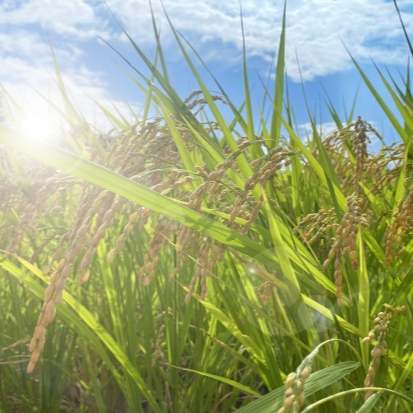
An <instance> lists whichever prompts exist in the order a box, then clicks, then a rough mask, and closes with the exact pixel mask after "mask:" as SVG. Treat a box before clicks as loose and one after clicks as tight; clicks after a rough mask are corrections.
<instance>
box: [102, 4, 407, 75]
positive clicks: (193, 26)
mask: <svg viewBox="0 0 413 413" xmlns="http://www.w3.org/2000/svg"><path fill="white" fill-rule="evenodd" d="M163 3H164V5H165V9H166V11H167V13H168V15H169V17H170V18H171V20H172V23H173V24H174V26H175V28H176V29H178V30H179V31H181V32H182V33H183V34H184V35H185V36H186V37H187V38H188V39H189V40H190V41H191V42H192V43H193V44H194V45H195V46H196V47H197V48H205V49H212V50H214V47H215V48H219V47H222V48H223V49H224V50H225V49H226V50H228V48H229V47H231V48H232V51H233V53H234V54H238V56H240V51H241V48H242V37H241V30H240V11H239V3H238V1H229V2H224V3H222V2H221V1H220V0H210V1H208V2H204V1H194V0H180V1H177V0H164V2H163ZM282 3H283V2H280V1H277V2H276V1H261V2H260V3H259V6H257V2H256V1H254V0H244V1H243V2H242V6H243V18H244V26H245V35H246V44H247V47H248V52H249V55H250V56H252V55H255V56H261V57H262V58H263V62H268V61H269V60H270V59H271V57H272V53H273V52H274V50H276V49H277V44H278V40H279V34H280V29H281V17H282V11H283V4H282ZM108 5H109V7H110V8H111V9H112V10H113V11H114V13H115V15H116V16H118V18H119V19H120V21H121V22H122V23H123V24H124V26H125V28H126V30H127V31H128V32H129V33H130V34H131V35H132V36H133V37H134V38H135V39H137V40H138V41H139V42H140V43H145V42H149V41H153V34H152V31H151V19H150V13H149V9H148V6H147V2H146V0H135V1H128V2H124V1H123V0H108ZM399 6H400V8H401V10H402V15H403V19H404V22H405V24H406V27H407V30H412V29H413V10H412V9H411V7H408V1H407V0H404V1H403V0H400V1H399ZM287 7H288V10H287V48H286V62H287V67H288V74H289V76H290V77H291V78H292V79H293V80H295V81H298V80H299V73H298V68H297V63H296V52H297V55H298V57H299V60H300V65H301V70H302V75H303V78H304V80H312V79H314V78H315V77H317V76H324V75H327V74H333V73H335V72H338V71H344V70H347V69H349V68H350V67H351V62H350V58H349V55H348V53H347V51H346V50H345V47H344V46H343V43H344V44H345V45H346V46H347V47H348V49H349V51H350V52H351V54H352V55H353V56H354V57H355V58H356V59H358V60H360V61H366V60H368V59H370V58H372V59H374V60H375V61H376V62H377V63H384V64H405V63H406V60H407V48H406V43H405V41H404V38H403V33H402V30H401V27H400V22H399V20H398V17H397V14H396V12H395V9H394V5H393V3H392V2H389V1H385V0H377V1H375V2H374V3H368V2H360V1H358V0H347V1H345V2H344V1H332V0H306V1H302V0H300V1H298V0H292V1H289V2H288V5H287ZM153 8H154V13H155V16H156V20H157V22H158V24H159V25H160V27H161V28H162V30H163V41H165V42H166V43H168V42H171V41H172V38H171V36H170V35H169V32H168V29H167V28H168V23H167V21H166V19H165V16H164V13H163V11H162V9H161V6H160V4H159V2H156V1H155V2H154V4H153ZM403 10H404V11H403ZM167 33H168V34H167ZM216 42H220V43H218V45H217V44H215V45H214V43H216ZM342 42H343V43H342ZM209 55H210V56H212V55H216V57H217V58H218V57H219V59H222V58H223V55H222V53H219V50H216V53H209Z"/></svg>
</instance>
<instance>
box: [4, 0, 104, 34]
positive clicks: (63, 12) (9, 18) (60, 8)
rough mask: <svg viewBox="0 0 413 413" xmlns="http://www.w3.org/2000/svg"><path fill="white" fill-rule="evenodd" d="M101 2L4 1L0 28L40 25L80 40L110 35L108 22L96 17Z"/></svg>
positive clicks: (78, 0)
mask: <svg viewBox="0 0 413 413" xmlns="http://www.w3.org/2000/svg"><path fill="white" fill-rule="evenodd" d="M102 9H103V5H102V3H101V2H97V1H84V0H70V1H67V0H27V1H22V2H17V1H5V2H3V3H2V4H0V25H1V26H3V27H5V25H8V26H11V27H12V26H22V25H30V24H33V25H40V26H41V27H43V28H45V29H47V30H49V31H51V32H54V33H56V34H59V35H64V36H70V37H71V38H72V39H73V38H79V39H88V38H95V37H96V33H100V34H102V35H106V36H108V35H109V32H108V30H107V21H105V19H102V18H101V17H100V16H99V14H100V13H101V11H102Z"/></svg>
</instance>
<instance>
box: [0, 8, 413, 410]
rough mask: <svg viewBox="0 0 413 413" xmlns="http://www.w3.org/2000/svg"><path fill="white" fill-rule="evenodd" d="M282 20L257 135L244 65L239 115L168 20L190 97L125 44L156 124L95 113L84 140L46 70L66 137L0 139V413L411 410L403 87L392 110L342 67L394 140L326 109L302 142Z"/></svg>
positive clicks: (407, 94) (8, 134)
mask: <svg viewBox="0 0 413 413" xmlns="http://www.w3.org/2000/svg"><path fill="white" fill-rule="evenodd" d="M285 19H286V15H285V12H284V19H283V28H282V32H281V37H280V45H279V50H278V64H277V70H276V81H275V90H274V91H273V92H272V93H271V92H270V91H268V90H265V88H264V87H263V88H264V92H265V96H266V102H267V104H268V105H271V107H272V115H271V119H270V120H269V121H266V120H265V119H264V118H263V117H262V116H261V117H260V119H261V122H260V125H259V127H258V128H256V127H255V126H254V121H253V119H254V116H253V105H252V102H251V94H250V90H249V81H248V76H247V64H246V57H245V53H244V60H243V70H244V87H245V102H244V104H243V106H242V108H241V109H238V108H237V107H235V105H234V104H233V103H232V102H231V98H230V96H228V95H227V94H226V93H225V90H224V88H223V87H222V86H221V85H220V84H219V83H217V87H218V89H219V90H220V94H212V93H210V91H209V90H208V88H207V87H206V85H205V81H204V80H203V79H202V78H201V76H199V73H198V70H197V65H196V64H195V62H193V61H192V60H191V59H190V57H189V54H188V51H189V50H191V45H190V44H188V43H187V42H186V40H185V39H184V38H183V37H182V36H180V35H179V33H177V32H176V31H175V29H174V27H173V25H172V24H171V30H172V32H173V34H174V35H175V38H176V41H177V44H178V46H179V48H180V50H181V52H182V54H183V56H184V58H185V59H186V62H187V64H188V66H189V67H190V68H191V70H192V72H193V74H194V76H195V77H196V79H197V81H198V85H199V89H198V90H195V91H194V92H193V93H191V95H190V96H188V97H186V98H185V97H180V96H178V94H177V93H176V92H175V90H174V88H173V85H172V83H171V81H170V80H169V79H170V78H169V76H168V73H167V67H166V64H165V62H164V59H163V51H162V45H161V43H160V41H159V42H158V43H157V49H156V54H155V59H154V61H151V60H149V59H148V58H147V56H146V55H145V54H144V53H143V52H142V50H141V49H140V47H139V46H138V44H136V43H135V42H134V41H133V39H132V38H130V37H129V35H128V34H127V33H126V32H125V34H126V36H128V38H129V40H130V42H131V45H132V47H133V48H134V49H135V50H136V52H137V54H138V55H139V56H140V58H141V59H142V60H143V62H144V63H145V64H146V65H147V67H148V70H149V73H150V75H148V76H146V75H145V74H143V73H140V72H135V73H136V75H135V76H136V77H133V80H134V82H135V83H136V85H137V86H138V87H139V88H140V89H141V90H143V91H144V92H145V95H146V107H147V108H151V109H152V110H153V111H154V113H156V114H157V116H156V117H153V118H148V113H149V111H148V110H147V111H145V114H144V116H143V118H141V119H138V118H136V122H135V123H133V124H129V123H127V121H126V120H125V119H124V118H120V117H117V116H116V115H115V114H113V113H109V112H108V111H106V112H105V113H106V114H107V115H108V117H109V118H110V119H111V120H112V122H113V123H114V128H113V130H112V131H109V132H108V131H106V132H105V131H102V132H101V133H97V132H96V131H94V130H93V129H92V128H91V127H89V126H88V125H87V124H85V122H84V121H83V118H82V116H81V114H78V113H77V112H76V109H75V108H74V107H73V106H72V105H71V104H70V100H69V99H68V96H67V95H66V92H65V89H64V86H63V83H62V78H61V75H60V72H59V70H58V66H57V65H56V67H57V71H56V76H57V78H58V81H59V84H60V86H61V92H62V94H63V97H64V100H65V102H66V108H67V112H66V114H65V115H64V116H66V118H65V120H66V122H67V123H68V125H70V129H68V130H62V133H61V136H57V137H56V138H55V140H54V141H53V142H50V143H45V142H40V141H39V142H34V141H32V140H30V138H27V137H25V136H23V135H21V134H19V133H18V132H16V131H15V130H13V128H10V127H8V126H5V125H4V124H0V162H1V167H0V174H1V175H0V188H1V205H0V234H1V238H0V239H1V258H0V273H1V279H0V286H1V289H0V300H1V301H0V302H1V305H0V320H1V325H2V329H1V332H0V349H1V353H0V411H4V412H22V411H24V412H33V411H39V412H55V411H56V412H58V411H59V412H60V411H68V412H74V411H77V412H95V411H96V412H156V413H163V412H171V413H172V412H173V413H180V412H234V411H239V412H240V413H248V412H257V411H259V412H266V413H270V412H279V413H293V412H294V413H296V412H300V411H302V412H304V411H305V412H308V411H314V412H316V411H317V412H332V411H334V412H344V411H345V412H368V411H372V412H407V411H411V410H412V403H413V400H412V395H411V391H412V390H411V367H412V363H413V357H412V355H411V338H412V317H411V314H412V312H411V309H412V307H411V305H410V301H411V298H412V297H411V295H412V293H411V286H412V280H413V278H412V276H413V272H412V265H411V262H412V253H413V244H412V241H411V237H410V234H411V232H412V229H413V227H412V226H413V222H412V219H411V210H412V200H413V195H412V194H413V182H412V160H411V159H412V158H413V157H412V155H413V148H411V147H410V142H411V139H412V130H413V122H412V116H411V114H412V110H413V104H412V100H411V85H410V80H409V77H407V78H406V79H405V81H404V83H403V85H402V86H399V85H397V84H396V83H395V82H393V81H392V80H391V82H392V83H391V82H389V81H388V80H387V79H386V78H385V77H384V76H382V81H383V82H384V84H385V85H386V88H387V89H388V91H389V93H390V95H391V97H392V99H393V100H394V102H395V103H396V106H397V107H398V109H399V113H397V114H395V113H391V112H390V110H389V109H388V107H387V106H386V104H385V103H384V100H383V99H382V98H381V97H380V96H379V95H378V93H377V91H376V89H375V87H374V85H373V84H372V83H371V82H370V81H369V80H368V79H367V78H366V76H365V75H364V73H363V71H362V70H361V68H360V67H359V66H358V64H357V62H355V61H354V63H355V65H356V66H357V68H358V70H359V71H360V74H361V76H362V78H363V79H364V80H365V82H366V84H367V86H368V87H369V88H370V90H371V92H372V93H373V95H374V96H375V97H376V99H377V101H378V102H379V103H380V104H381V105H382V108H383V110H384V112H385V114H386V115H387V116H388V118H389V120H390V122H391V123H392V124H393V127H394V129H395V130H396V131H397V133H398V134H399V137H400V141H399V143H397V144H392V145H386V144H385V139H384V137H382V136H381V135H380V134H379V133H378V132H377V131H376V130H375V129H374V128H373V127H372V126H371V125H370V124H369V123H368V122H367V121H366V120H364V119H363V117H362V116H363V114H362V113H361V114H357V116H355V114H354V113H350V115H349V117H348V118H347V119H340V118H339V117H338V115H337V112H336V111H335V109H334V108H333V107H330V111H331V115H332V117H333V119H334V120H335V122H336V126H337V129H336V131H335V132H333V133H332V134H330V135H328V136H322V135H320V134H319V132H318V131H317V128H316V122H315V119H314V118H313V117H311V116H310V119H309V120H310V123H311V124H312V126H313V129H312V134H311V136H308V137H307V139H306V141H304V140H303V139H302V138H301V137H300V136H299V134H298V132H297V128H296V126H295V125H294V123H293V121H292V120H293V119H294V113H293V109H292V108H291V107H290V106H288V105H286V104H284V96H285V95H284V49H285ZM154 33H155V36H156V37H157V38H158V35H157V34H158V31H157V28H156V26H155V25H154ZM196 56H197V58H199V62H198V63H200V64H201V65H204V63H203V61H202V59H201V58H200V57H199V56H198V55H196ZM159 60H160V61H161V64H160V65H158V61H159ZM125 63H126V64H129V62H128V61H126V60H125ZM129 68H130V70H132V71H134V70H135V69H134V68H133V66H131V65H130V64H129ZM130 76H132V75H130ZM221 105H226V106H228V107H229V108H230V110H231V113H232V118H231V119H228V118H226V117H224V116H223V113H222V112H223V111H222V107H221ZM244 109H245V110H244ZM259 109H260V108H257V110H259ZM260 113H261V112H260ZM398 119H402V120H403V123H404V124H403V125H402V124H401V123H400V122H399V120H398ZM256 130H260V131H261V132H260V133H258V132H256ZM372 138H375V139H378V140H380V141H381V142H382V148H381V149H380V150H379V151H372V150H371V145H370V140H371V139H372ZM372 326H373V327H372Z"/></svg>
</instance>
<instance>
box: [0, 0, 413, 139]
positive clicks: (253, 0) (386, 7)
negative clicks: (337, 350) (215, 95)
mask: <svg viewBox="0 0 413 413" xmlns="http://www.w3.org/2000/svg"><path fill="white" fill-rule="evenodd" d="M163 3H164V6H165V8H166V10H167V12H168V14H169V16H170V18H171V20H172V22H173V24H174V26H175V28H176V29H178V30H179V31H180V32H181V33H182V34H183V35H184V36H185V37H186V38H187V39H188V40H189V41H190V42H191V44H192V45H193V46H194V47H195V48H196V50H197V51H198V52H199V54H200V55H201V56H202V58H203V59H204V60H205V62H206V63H207V65H208V67H209V69H210V70H211V71H212V72H213V74H214V75H215V76H216V78H217V79H218V80H219V82H220V83H221V84H222V86H223V87H224V89H225V90H226V91H227V93H228V95H229V96H230V97H231V99H232V101H233V102H234V103H235V104H236V105H237V104H241V102H242V100H243V93H244V92H243V80H242V66H241V64H242V36H241V28H240V8H239V7H240V6H239V1H238V0H227V1H225V2H222V0H164V2H163ZM106 4H107V6H108V7H109V8H110V9H111V10H112V12H113V13H114V15H115V16H116V18H117V19H118V20H119V21H120V22H121V24H122V25H123V27H124V28H125V29H126V31H127V32H128V33H129V34H130V35H131V36H132V37H133V38H134V40H135V41H136V43H137V44H138V45H139V46H140V47H142V48H143V50H144V51H145V53H147V54H148V57H150V56H153V52H154V47H155V43H154V36H153V31H152V23H151V16H150V11H149V7H148V1H147V0H130V1H126V0H107V1H106ZM283 5H284V2H283V1H280V0H261V1H258V0H243V1H242V8H243V17H244V29H245V35H246V38H245V40H246V46H247V55H248V66H249V71H250V72H249V74H250V86H252V87H253V104H255V110H256V113H257V115H258V113H259V111H258V109H259V106H260V105H261V102H262V95H263V93H264V91H263V88H262V85H261V81H260V78H262V79H264V80H266V79H267V76H268V71H269V67H270V64H271V60H272V57H273V53H274V52H275V51H277V48H278V41H279V36H280V30H281V18H282V10H283ZM398 5H399V8H400V10H401V12H402V17H403V20H404V23H405V25H406V28H407V31H408V33H409V34H411V38H412V40H413V5H412V3H411V1H409V0H399V1H398ZM153 9H154V13H155V17H156V21H157V24H158V25H159V27H160V30H161V41H162V44H163V46H164V52H165V56H166V60H167V64H168V67H169V70H170V78H171V81H172V84H173V86H174V87H175V88H176V90H177V91H178V93H179V94H180V95H181V97H183V98H184V97H186V96H187V95H189V93H190V92H191V91H192V90H194V89H197V88H198V87H197V84H196V80H195V79H194V78H193V76H191V74H190V72H189V70H188V68H187V65H186V63H185V62H184V59H183V57H182V55H181V54H180V52H179V49H178V47H177V45H176V43H175V41H174V39H173V36H172V35H171V32H170V30H169V29H168V24H167V21H166V19H165V16H164V14H163V11H162V8H161V4H160V2H159V1H158V0H153ZM0 28H1V30H0V61H1V65H0V83H1V84H2V85H3V86H4V87H5V89H6V90H7V91H8V93H9V94H10V95H11V96H12V97H13V98H14V99H15V100H16V102H17V103H18V104H19V105H20V106H22V107H23V108H24V110H25V112H26V113H27V114H28V115H27V116H26V118H24V119H23V118H22V120H21V128H22V130H23V131H25V132H26V133H30V134H31V135H33V136H42V135H47V134H49V133H51V132H52V129H51V126H50V123H49V120H50V119H51V118H50V111H49V110H48V107H47V104H46V103H45V102H44V101H43V99H41V98H40V97H39V95H38V93H37V92H40V94H42V95H44V96H46V97H47V98H48V99H50V100H52V101H53V102H54V103H55V104H57V105H58V106H61V101H60V98H59V94H58V91H57V88H56V85H55V75H54V69H53V62H52V57H51V53H50V49H49V46H48V37H47V36H48V35H49V37H50V41H51V43H52V45H53V48H54V51H55V53H56V56H57V60H58V63H59V66H60V69H61V71H62V73H63V75H64V80H65V84H66V86H67V89H68V91H69V94H70V96H71V98H72V101H73V102H74V103H75V104H76V106H77V107H78V108H79V110H80V111H81V112H82V114H83V115H84V116H85V117H86V119H87V120H88V121H89V122H90V123H93V124H95V125H96V126H97V127H99V128H102V129H108V128H109V127H110V126H109V125H108V123H107V121H106V120H105V118H104V116H103V115H102V114H101V112H100V110H99V109H98V108H97V107H96V105H95V104H94V103H93V99H94V100H96V101H98V102H99V103H100V104H102V105H103V106H105V107H107V108H108V109H110V110H112V108H113V106H112V105H115V106H116V107H117V108H118V110H120V111H121V112H122V113H124V114H125V115H126V116H128V114H129V109H128V107H127V104H126V103H125V101H124V99H123V97H122V94H123V96H124V97H125V98H126V100H127V101H128V102H129V104H130V105H131V106H132V107H133V109H134V111H135V112H136V113H137V114H139V113H140V111H141V109H142V103H143V102H142V99H143V96H142V94H141V93H140V91H139V89H138V88H137V87H135V86H134V85H133V84H132V83H131V81H130V80H129V79H128V77H127V76H126V75H125V74H124V73H123V72H122V71H121V70H120V69H119V65H121V66H123V67H125V68H126V64H125V63H124V62H123V61H122V60H121V58H119V56H118V55H116V54H115V53H114V52H113V51H112V50H111V49H110V48H109V47H108V46H107V45H105V44H104V43H103V42H102V41H101V40H100V39H99V36H100V37H101V38H103V39H105V40H106V41H107V42H108V43H110V44H111V45H112V46H113V47H114V48H115V49H117V50H118V51H119V52H120V53H122V54H123V55H125V57H127V58H128V59H130V60H131V61H133V63H134V64H135V65H136V67H138V68H139V69H142V70H143V71H144V72H145V73H146V74H147V73H148V71H147V70H146V71H145V69H144V66H143V65H142V63H141V62H140V60H139V57H138V55H137V54H136V52H135V51H134V50H133V47H132V46H131V44H130V43H129V42H128V41H127V39H126V37H125V36H124V35H123V34H122V31H121V30H120V28H119V26H118V25H117V24H116V22H115V21H114V19H113V17H112V16H111V15H110V13H109V11H108V9H107V7H106V6H105V4H104V3H103V2H102V1H98V0H0ZM342 42H344V44H345V45H346V46H347V48H348V49H349V51H350V52H351V54H352V55H353V57H354V58H355V59H356V60H357V62H359V63H360V64H361V65H362V67H363V70H365V71H366V73H367V74H368V76H369V77H370V78H371V80H372V81H373V83H374V84H375V86H376V87H377V88H378V90H379V92H381V93H382V94H383V96H384V97H385V98H386V100H387V101H388V102H389V104H390V100H389V98H388V95H387V93H386V92H385V90H384V87H383V86H382V82H381V81H380V78H379V76H378V74H377V71H376V69H375V68H374V66H373V64H372V61H371V59H373V60H374V62H375V63H376V64H377V65H378V66H379V68H380V69H381V70H382V71H384V72H385V71H386V68H387V69H388V70H390V72H391V73H392V74H393V75H394V77H395V78H396V79H397V80H399V79H400V77H399V73H398V72H400V73H401V74H402V75H403V76H405V74H406V65H407V59H408V56H409V51H408V48H407V44H406V41H405V39H404V35H403V32H402V29H401V26H400V22H399V19H398V16H397V14H396V11H395V8H394V5H393V1H392V0H390V1H385V0H375V1H373V0H371V1H367V0H289V1H288V3H287V44H286V70H287V75H288V77H287V81H288V87H289V91H290V97H291V101H292V104H293V108H294V111H295V114H296V118H297V122H298V124H299V125H300V127H301V128H304V126H305V125H306V124H308V115H307V113H306V109H305V103H304V100H303V94H302V85H301V83H300V75H299V71H298V65H297V56H298V59H299V62H300V66H301V72H302V78H303V81H304V87H305V90H306V94H307V99H308V103H309V105H310V108H311V110H312V111H313V112H314V111H316V113H317V119H318V121H319V122H320V123H322V124H323V127H324V131H326V132H328V131H329V130H332V127H333V126H332V123H331V122H332V120H331V118H330V116H329V115H328V111H327V108H326V105H325V100H326V97H327V95H328V97H329V98H330V99H331V100H332V102H333V105H334V106H335V108H336V109H337V111H338V112H339V115H340V116H342V118H343V119H344V113H345V110H344V106H346V107H347V111H349V109H350V106H351V103H352V100H353V98H354V95H355V93H356V91H357V90H358V100H357V106H356V112H355V115H356V116H357V115H360V116H362V117H363V118H364V119H365V120H367V121H370V122H372V123H373V125H374V126H375V127H376V128H378V130H379V131H383V133H384V134H385V137H386V140H388V141H392V140H394V139H397V137H396V136H394V132H393V131H392V129H391V128H390V126H389V123H388V122H387V121H386V119H385V115H384V114H383V112H382V111H381V109H380V108H379V107H378V105H377V104H376V103H375V101H374V99H373V98H372V96H371V94H370V92H369V91H368V90H367V88H366V86H365V85H364V83H363V82H362V81H361V78H360V76H359V74H358V72H357V71H356V69H355V68H354V65H353V64H352V62H351V60H350V58H349V55H348V53H347V51H346V49H345V47H344V46H343V43H342ZM201 72H202V73H204V72H203V71H202V70H201ZM205 79H207V76H205ZM207 83H208V85H209V86H210V88H211V90H217V87H216V86H215V85H214V84H213V82H212V81H208V82H207ZM270 90H271V91H272V90H273V86H272V85H271V84H270ZM35 91H37V92H35ZM120 92H121V93H120Z"/></svg>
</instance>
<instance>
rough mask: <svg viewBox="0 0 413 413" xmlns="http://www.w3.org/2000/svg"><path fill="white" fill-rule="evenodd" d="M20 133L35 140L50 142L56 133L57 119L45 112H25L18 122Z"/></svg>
mask: <svg viewBox="0 0 413 413" xmlns="http://www.w3.org/2000/svg"><path fill="white" fill-rule="evenodd" d="M17 129H18V131H19V132H21V133H23V134H24V135H26V136H28V137H29V138H31V139H34V140H41V141H49V140H50V139H51V138H52V137H53V135H54V134H55V133H56V130H57V125H56V119H53V117H52V115H51V114H49V113H47V112H46V113H45V112H44V111H36V112H33V111H32V112H30V113H28V112H27V111H25V112H24V113H23V115H22V117H21V119H20V120H19V122H18V126H17Z"/></svg>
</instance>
